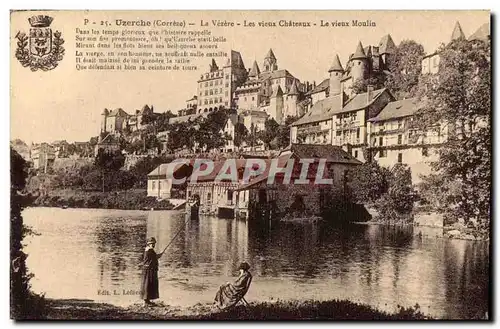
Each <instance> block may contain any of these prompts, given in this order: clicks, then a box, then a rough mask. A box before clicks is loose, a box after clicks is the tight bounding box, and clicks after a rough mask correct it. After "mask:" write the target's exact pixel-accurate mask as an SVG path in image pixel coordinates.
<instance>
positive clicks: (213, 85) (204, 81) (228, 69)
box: [196, 50, 248, 113]
mask: <svg viewBox="0 0 500 329" xmlns="http://www.w3.org/2000/svg"><path fill="white" fill-rule="evenodd" d="M247 76H248V72H247V70H246V69H245V64H244V63H243V59H242V57H241V54H240V53H239V52H237V51H234V50H231V56H230V57H229V58H228V59H227V62H226V64H225V65H224V66H223V67H221V68H219V66H218V65H217V63H216V62H215V59H212V63H211V64H210V68H209V71H208V72H206V73H204V74H202V75H201V76H200V79H199V80H198V89H197V90H198V91H197V94H196V96H197V102H198V104H197V111H198V113H202V112H212V111H214V110H216V109H220V108H231V107H232V106H233V92H234V91H235V90H236V88H237V87H238V86H240V85H241V84H242V83H243V82H245V81H246V79H247Z"/></svg>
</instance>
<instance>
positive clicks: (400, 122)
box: [398, 120, 403, 129]
mask: <svg viewBox="0 0 500 329" xmlns="http://www.w3.org/2000/svg"><path fill="white" fill-rule="evenodd" d="M401 128H403V122H402V121H401V120H399V121H398V129H401Z"/></svg>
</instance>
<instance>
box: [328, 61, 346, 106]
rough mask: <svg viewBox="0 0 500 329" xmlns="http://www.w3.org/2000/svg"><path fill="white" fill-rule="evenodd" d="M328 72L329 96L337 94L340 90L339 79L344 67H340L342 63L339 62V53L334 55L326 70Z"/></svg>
mask: <svg viewBox="0 0 500 329" xmlns="http://www.w3.org/2000/svg"><path fill="white" fill-rule="evenodd" d="M328 73H330V94H329V96H330V97H331V96H337V95H339V94H340V91H341V88H340V87H341V86H340V83H341V80H342V74H344V69H343V68H342V64H340V58H339V55H335V59H334V60H333V64H332V66H331V67H330V69H329V70H328Z"/></svg>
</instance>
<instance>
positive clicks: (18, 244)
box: [10, 147, 42, 320]
mask: <svg viewBox="0 0 500 329" xmlns="http://www.w3.org/2000/svg"><path fill="white" fill-rule="evenodd" d="M27 175H28V174H27V163H26V161H25V160H24V159H23V158H22V157H21V156H20V155H19V153H17V152H16V151H15V150H14V149H13V148H12V147H11V149H10V311H11V317H12V318H13V319H16V320H26V319H33V318H35V317H36V316H40V315H41V314H39V312H41V311H42V309H40V307H41V305H42V304H41V303H40V301H42V300H41V298H40V296H38V295H35V294H34V293H33V292H31V291H30V283H29V281H30V279H31V278H32V277H33V275H32V274H30V273H28V270H27V268H26V257H27V255H26V254H25V253H24V252H23V244H22V241H23V239H24V238H25V237H26V236H27V235H29V234H32V233H33V232H32V230H31V229H30V228H29V227H26V226H25V225H24V223H23V217H22V215H21V212H22V211H23V209H24V208H25V206H26V202H27V200H26V199H27V198H26V196H23V195H22V194H21V192H22V191H23V190H24V188H25V186H26V178H27Z"/></svg>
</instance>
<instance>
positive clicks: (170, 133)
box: [11, 22, 490, 217]
mask: <svg viewBox="0 0 500 329" xmlns="http://www.w3.org/2000/svg"><path fill="white" fill-rule="evenodd" d="M489 38H490V32H489V24H485V25H483V26H481V27H480V28H479V29H478V30H477V31H476V32H475V33H473V34H472V35H470V36H469V37H466V36H465V34H464V33H463V31H462V28H461V26H460V23H459V22H457V23H456V25H455V27H454V29H453V31H452V33H451V38H450V39H449V40H447V42H448V44H449V43H451V42H453V41H455V40H466V41H468V42H471V43H472V42H474V41H477V40H480V41H485V42H489ZM403 44H404V42H402V44H401V45H400V46H399V48H398V46H396V44H395V42H394V41H393V39H392V37H391V35H390V34H387V35H385V36H382V37H381V39H380V41H379V43H378V44H375V45H363V44H362V43H361V42H360V41H359V42H357V43H353V47H352V53H351V54H350V55H349V57H348V58H345V59H343V61H342V60H341V58H340V57H339V56H338V55H335V56H334V57H333V58H332V61H331V63H332V64H331V66H330V67H325V68H324V70H325V72H327V73H328V75H329V78H327V79H324V80H323V81H321V82H320V83H318V84H316V82H314V81H313V82H309V81H301V80H300V79H299V78H298V77H296V76H294V75H293V68H282V67H280V66H279V51H277V50H276V49H269V51H268V52H267V53H266V54H264V58H263V59H261V61H260V62H259V61H258V59H255V60H253V62H252V64H251V66H250V67H247V66H245V64H244V62H243V56H242V54H241V53H240V52H238V51H235V50H231V52H230V56H229V57H228V58H227V60H226V61H225V62H223V63H217V61H216V60H215V59H212V60H211V62H210V63H209V65H208V69H207V71H206V72H204V73H202V74H200V76H199V79H198V80H197V81H195V82H193V84H195V86H196V89H195V91H194V93H193V96H192V97H191V98H190V99H188V100H186V106H185V108H183V109H179V110H178V111H176V112H177V113H176V114H175V113H173V112H172V111H170V110H168V111H164V112H157V111H155V109H154V107H153V105H147V104H146V105H144V106H143V107H142V108H141V109H136V110H132V111H130V110H129V111H126V110H124V109H123V108H116V109H107V108H104V109H103V110H102V113H101V125H100V130H99V135H98V136H95V137H92V138H91V139H90V140H89V141H88V142H75V143H68V142H67V141H64V140H62V141H56V142H53V143H41V144H33V145H30V146H28V145H26V144H24V143H23V142H22V141H19V140H17V141H13V142H12V143H11V144H12V145H13V147H14V148H15V149H16V150H17V151H18V152H19V153H20V154H21V155H22V156H23V157H24V158H25V159H26V160H28V161H30V162H31V163H32V168H33V169H34V170H35V171H36V172H39V173H50V172H51V171H53V170H54V168H56V169H60V168H68V167H75V166H76V163H78V162H79V163H88V164H91V163H93V162H95V158H96V157H97V156H98V155H99V153H100V152H102V153H109V154H113V153H120V154H121V155H122V156H123V157H124V158H125V160H124V162H123V167H124V168H126V169H130V168H131V167H133V166H134V165H135V164H136V163H137V162H138V161H141V159H148V158H154V157H168V158H169V159H170V160H168V161H171V159H172V158H188V159H189V158H190V159H195V158H209V159H212V160H215V161H219V162H221V161H222V160H224V159H249V158H260V159H266V161H269V160H270V159H273V158H280V157H285V158H289V157H290V156H291V155H292V154H294V157H296V158H300V157H304V155H305V154H307V155H309V156H312V157H313V158H318V159H319V158H326V159H329V160H328V163H329V166H333V167H335V166H340V167H342V168H344V167H345V166H346V165H347V166H348V167H349V166H354V167H356V166H359V165H361V164H363V163H372V162H376V163H377V164H378V165H380V166H382V167H386V168H391V167H393V166H394V165H396V164H404V165H406V166H407V167H408V168H409V169H410V172H411V182H412V184H413V185H416V184H418V183H420V182H421V179H422V177H424V176H426V175H429V174H430V173H431V172H432V169H431V166H430V163H431V162H432V161H435V160H436V159H437V156H438V155H437V150H438V149H439V147H440V146H441V145H443V143H445V142H446V141H447V137H448V133H449V129H451V128H450V127H451V125H452V122H449V121H447V122H446V121H443V120H440V121H436V122H433V123H431V124H430V125H428V126H426V127H422V126H421V125H419V124H417V122H416V121H418V120H416V113H417V112H418V111H419V109H420V108H422V107H423V105H422V103H423V102H424V101H423V100H422V98H419V95H418V92H416V89H417V85H418V83H419V81H420V80H422V79H427V78H428V77H429V76H435V75H437V74H438V70H439V67H440V66H439V63H440V51H439V50H436V51H435V52H432V53H429V54H425V53H424V52H423V47H421V46H419V45H418V44H417V43H416V42H414V41H406V44H405V45H410V46H413V50H412V51H414V49H416V51H417V53H416V54H408V53H406V54H405V53H404V49H403V50H401V47H402V45H403ZM410 48H411V47H410ZM277 54H278V55H277ZM402 56H408V57H409V56H416V58H418V62H416V63H413V64H412V67H411V68H410V69H408V68H404V70H403V71H402V72H397V71H395V70H401V69H402V68H401V66H398V65H400V63H401V62H402V61H404V60H408V58H406V59H405V58H403V59H402ZM411 70H413V71H415V70H417V72H412V71H411ZM412 74H413V75H414V76H411V75H412ZM408 77H410V78H412V79H413V80H414V81H412V83H410V84H408V83H407V84H406V85H405V86H401V85H400V84H399V85H398V82H399V81H403V80H404V79H408ZM397 79H399V81H398V80H397ZM160 162H161V161H160ZM285 162H286V161H285ZM165 164H166V163H163V164H162V163H159V164H157V165H156V166H155V168H152V169H153V170H151V171H150V173H149V174H148V175H147V195H148V196H150V197H156V198H158V199H173V198H174V196H177V197H180V198H182V199H185V198H189V197H190V195H191V194H192V193H193V194H194V193H196V194H199V195H200V196H201V202H202V204H203V205H204V206H205V208H206V211H209V212H211V213H216V212H218V211H219V208H227V207H228V208H230V209H236V210H235V212H241V213H243V215H244V217H247V216H248V203H249V202H251V201H252V200H258V199H259V196H258V192H257V194H256V195H255V196H254V197H251V194H252V193H250V192H249V191H250V190H251V187H253V188H255V185H256V184H255V183H252V184H246V185H245V184H236V185H234V184H233V185H234V186H233V185H231V184H229V185H228V184H225V183H215V182H214V177H212V178H210V177H206V178H205V180H204V182H203V183H197V185H196V186H190V185H189V184H188V186H184V187H183V189H184V190H183V191H182V192H181V194H178V193H177V194H176V193H175V192H173V190H174V189H175V186H172V184H171V182H169V181H168V177H167V176H166V172H165V170H164V165H165ZM240 165H242V166H244V164H243V163H241V164H240ZM344 170H347V169H345V168H344V169H342V172H343V171H344ZM334 171H335V170H334ZM339 172H340V171H339ZM342 175H343V174H339V175H338V176H340V177H342ZM336 178H337V177H336ZM103 181H104V179H103ZM200 184H201V185H200ZM336 184H338V185H339V186H337V187H339V188H341V187H342V184H343V183H342V179H339V180H338V181H336ZM257 185H258V184H257ZM201 186H202V187H203V188H201V190H200V187H201ZM261 189H272V188H271V187H262V186H261V187H260V188H257V190H261ZM268 192H269V193H267V195H264V194H261V195H260V197H261V198H262V197H265V198H266V202H271V201H272V202H276V198H275V196H277V194H276V193H274V192H271V191H268ZM284 194H290V195H294V193H288V192H285V193H284ZM269 195H273V196H272V197H271V196H269ZM291 197H292V196H291ZM316 201H317V202H316V203H313V204H312V205H311V206H310V208H311V210H312V209H313V208H315V207H317V208H318V209H320V207H318V205H317V203H318V202H319V201H318V200H316Z"/></svg>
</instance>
